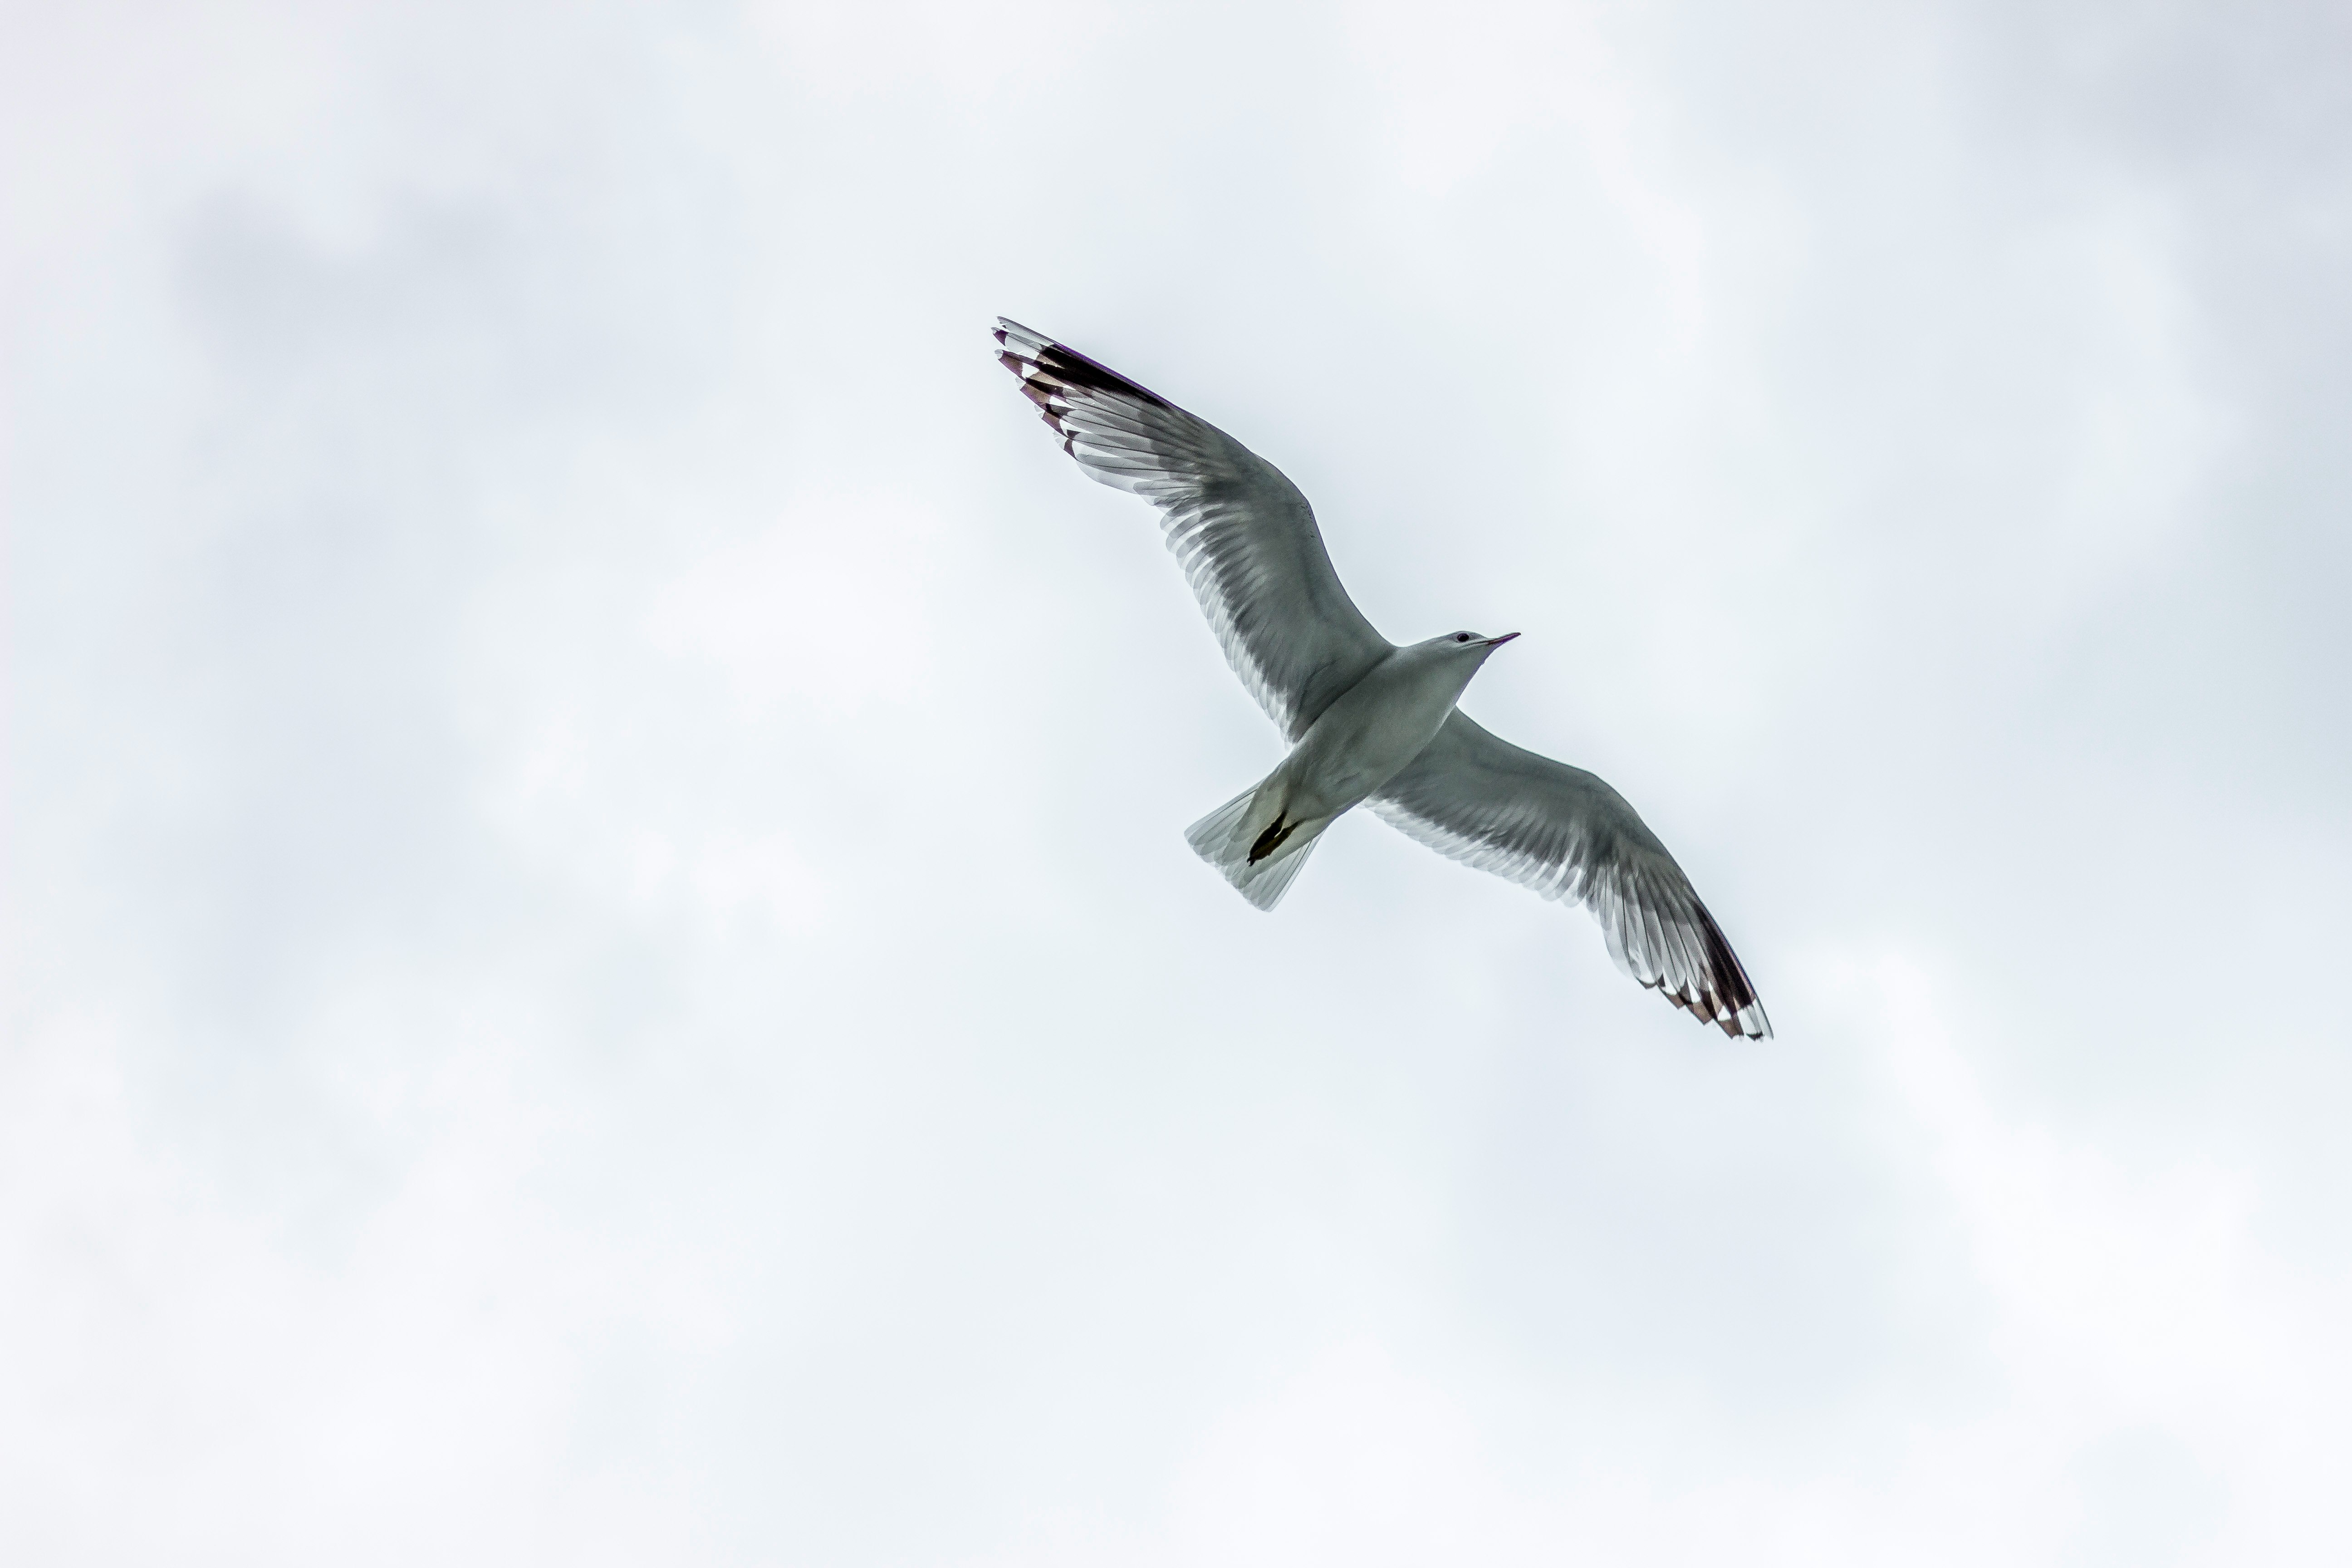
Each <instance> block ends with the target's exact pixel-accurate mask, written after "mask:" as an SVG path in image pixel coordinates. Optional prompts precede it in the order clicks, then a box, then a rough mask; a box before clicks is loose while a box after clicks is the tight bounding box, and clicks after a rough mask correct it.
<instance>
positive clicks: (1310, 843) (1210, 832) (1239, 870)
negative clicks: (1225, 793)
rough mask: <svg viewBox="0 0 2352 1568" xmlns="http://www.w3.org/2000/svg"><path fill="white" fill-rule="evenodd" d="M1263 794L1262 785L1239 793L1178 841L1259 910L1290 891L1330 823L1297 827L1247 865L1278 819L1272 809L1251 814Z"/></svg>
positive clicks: (1273, 904)
mask: <svg viewBox="0 0 2352 1568" xmlns="http://www.w3.org/2000/svg"><path fill="white" fill-rule="evenodd" d="M1269 782H1270V781H1269ZM1264 791H1265V784H1254V785H1252V786H1251V787H1250V788H1248V789H1245V790H1244V791H1242V793H1241V794H1239V795H1235V796H1234V798H1233V799H1231V800H1229V801H1227V802H1225V804H1224V805H1221V806H1219V807H1217V809H1216V810H1214V811H1213V812H1211V813H1209V815H1208V816H1204V817H1202V818H1201V820H1200V821H1198V822H1196V823H1194V824H1192V826H1190V827H1188V828H1186V829H1185V830H1184V840H1185V842H1186V843H1188V844H1190V845H1192V852H1193V853H1194V854H1196V855H1198V856H1200V858H1202V859H1203V860H1206V861H1207V862H1208V863H1209V864H1210V865H1212V866H1214V867H1215V868H1217V869H1218V871H1219V872H1220V873H1222V874H1223V877H1224V879H1225V880H1226V881H1228V882H1231V883H1232V884H1233V885H1234V887H1235V888H1236V889H1239V890H1240V892H1241V895H1242V897H1243V898H1244V899H1247V900H1249V901H1250V902H1251V903H1253V904H1255V905H1256V906H1257V907H1258V908H1259V909H1262V910H1271V909H1273V908H1274V906H1275V905H1276V904H1278V903H1280V902H1282V895H1283V894H1285V893H1286V892H1288V891H1289V890H1290V884H1291V883H1292V882H1293V881H1295V880H1297V877H1298V872H1299V869H1300V868H1302V867H1304V866H1305V865H1306V864H1307V855H1308V854H1309V853H1310V852H1311V851H1313V849H1314V847H1315V845H1316V841H1317V840H1318V839H1319V838H1321V837H1323V830H1324V829H1325V828H1326V827H1328V826H1330V825H1331V823H1330V819H1329V818H1328V817H1326V818H1325V819H1324V820H1322V821H1320V822H1312V823H1307V822H1302V823H1300V824H1299V825H1298V826H1297V827H1295V828H1293V829H1292V830H1291V832H1290V835H1289V837H1286V838H1285V839H1284V840H1283V841H1282V844H1281V846H1280V847H1278V848H1276V850H1275V852H1274V853H1273V854H1271V855H1269V856H1267V857H1266V858H1265V859H1263V860H1255V861H1254V860H1252V859H1251V858H1249V852H1250V847H1251V846H1252V845H1254V844H1255V843H1256V842H1257V838H1258V835H1259V834H1261V833H1263V832H1265V829H1266V828H1267V827H1268V826H1271V825H1272V824H1273V823H1274V822H1276V820H1278V819H1279V818H1280V816H1281V812H1280V810H1279V808H1278V807H1272V806H1271V805H1269V807H1268V809H1265V810H1257V809H1254V808H1255V807H1256V806H1258V805H1260V804H1261V803H1260V802H1259V800H1258V796H1259V795H1261V794H1262V793H1263V792H1264ZM1261 818H1263V820H1260V819H1261Z"/></svg>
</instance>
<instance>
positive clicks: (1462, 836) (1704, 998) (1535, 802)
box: [1367, 709, 1772, 1039]
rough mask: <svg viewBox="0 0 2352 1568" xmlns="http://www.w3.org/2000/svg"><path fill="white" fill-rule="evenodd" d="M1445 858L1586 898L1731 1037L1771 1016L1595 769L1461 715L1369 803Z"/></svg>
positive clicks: (1760, 1027)
mask: <svg viewBox="0 0 2352 1568" xmlns="http://www.w3.org/2000/svg"><path fill="white" fill-rule="evenodd" d="M1367 804H1368V805H1370V806H1371V808H1372V809H1373V810H1374V811H1377V812H1379V813H1380V814H1381V816H1383V817H1385V818H1387V819H1388V821H1389V822H1390V824H1391V826H1395V827H1398V828H1400V829H1402V831H1403V832H1404V833H1406V834H1407V835H1409V836H1410V837H1414V838H1418V839H1420V840H1421V841H1422V842H1423V844H1426V845H1428V846H1429V847H1431V848H1433V849H1434V850H1436V851H1438V853H1440V854H1442V855H1450V856H1452V857H1453V858H1454V859H1456V860H1461V861H1465V862H1467V863H1468V864H1470V865H1473V866H1475V867H1477V868H1479V869H1480V870H1482V871H1492V872H1494V873H1495V874H1496V875H1497V876H1501V877H1508V878H1509V879H1511V880H1512V881H1514V882H1517V883H1520V884H1522V885H1523V886H1526V887H1529V888H1533V889H1535V890H1536V891H1537V892H1538V893H1541V894H1542V895H1543V896H1544V897H1545V898H1547V899H1560V898H1568V899H1574V900H1577V901H1578V902H1579V903H1580V904H1582V905H1584V907H1585V908H1587V909H1589V910H1591V911H1592V913H1593V916H1594V918H1595V919H1597V920H1599V921H1600V922H1601V930H1602V931H1605V932H1606V933H1608V937H1609V956H1610V957H1612V958H1613V959H1615V960H1616V961H1617V967H1618V968H1620V969H1622V970H1623V971H1625V973H1628V974H1631V975H1632V976H1633V978H1634V979H1636V980H1638V981H1640V982H1641V983H1642V984H1644V985H1646V986H1649V987H1651V988H1653V989H1654V990H1658V991H1663V992H1664V993H1665V995H1666V1000H1667V1001H1669V1002H1672V1003H1673V1004H1674V1005H1675V1006H1677V1007H1686V1008H1688V1009H1689V1010H1690V1011H1691V1012H1692V1013H1693V1014H1694V1015H1696V1016H1697V1017H1698V1018H1699V1019H1700V1020H1701V1021H1702V1022H1706V1023H1712V1024H1715V1025H1717V1026H1719V1027H1721V1029H1722V1030H1723V1032H1724V1033H1725V1034H1727V1035H1735V1036H1736V1035H1747V1036H1749V1037H1754V1038H1759V1039H1769V1037H1771V1034H1772V1024H1771V1021H1770V1020H1769V1019H1768V1018H1766V1017H1765V1016H1764V1005H1763V1004H1762V1003H1761V1002H1759V1001H1758V1000H1757V999H1756V987H1755V986H1754V985H1752V984H1749V983H1748V972H1747V971H1746V970H1745V969H1742V968H1741V967H1740V966H1739V958H1738V954H1736V953H1734V952H1732V951H1731V944H1730V943H1729V942H1726V941H1725V940H1724V937H1723V931H1722V929H1721V928H1720V927H1718V926H1717V924H1716V923H1715V917H1714V916H1713V915H1710V914H1708V913H1707V912H1706V905H1705V904H1703V903H1701V902H1699V900H1698V894H1697V893H1696V892H1695V891H1693V890H1692V889H1691V885H1690V879H1689V878H1687V877H1685V876H1684V875H1683V868H1681V867H1679V866H1677V865H1675V858H1674V857H1673V856H1671V855H1669V854H1667V853H1666V847H1665V846H1664V845H1663V844H1661V843H1659V842H1658V836H1657V835H1656V834H1654V833H1652V832H1651V831H1650V830H1649V829H1648V828H1647V827H1645V826H1643V823H1642V819H1641V818H1640V817H1639V816H1635V815H1634V814H1633V807H1632V806H1630V805H1626V804H1625V797H1624V796H1623V795H1619V794H1618V793H1617V792H1616V791H1615V790H1613V789H1611V788H1610V787H1609V786H1608V785H1607V784H1603V783H1601V780H1600V779H1598V778H1596V777H1595V776H1593V775H1592V774H1591V773H1586V772H1585V771H1584V770H1583V769H1582V768H1571V767H1570V766H1568V765H1567V764H1566V763H1555V762H1553V761H1552V760H1551V759H1550V758H1549V757H1539V756H1538V755H1536V754H1535V753H1534V752H1528V751H1522V750H1520V749H1519V748H1518V747H1517V746H1514V745H1512V744H1511V743H1510V742H1507V741H1503V740H1498V739H1496V737H1495V736H1494V735H1492V734H1490V733H1488V732H1487V731H1486V730H1484V729H1482V728H1481V727H1480V726H1479V725H1477V724H1476V723H1475V722H1474V721H1472V720H1471V718H1470V716H1469V715H1468V714H1466V713H1464V712H1463V711H1462V710H1459V709H1456V710H1454V713H1453V715H1452V716H1451V717H1450V718H1448V719H1447V720H1446V721H1445V725H1444V728H1443V729H1441V730H1439V731H1438V732H1437V738H1436V739H1435V740H1433V741H1432V742H1430V743H1429V745H1428V746H1427V748H1426V749H1424V750H1423V752H1422V753H1421V755H1419V756H1417V757H1415V758H1414V759H1413V760H1412V762H1411V763H1407V764H1406V765H1405V769H1404V771H1403V772H1402V773H1399V774H1397V776H1396V777H1394V778H1392V779H1391V780H1390V781H1389V782H1388V784H1386V785H1384V786H1383V787H1382V788H1381V792H1380V793H1379V794H1378V795H1374V796H1372V798H1371V799H1370V801H1369V802H1368V803H1367Z"/></svg>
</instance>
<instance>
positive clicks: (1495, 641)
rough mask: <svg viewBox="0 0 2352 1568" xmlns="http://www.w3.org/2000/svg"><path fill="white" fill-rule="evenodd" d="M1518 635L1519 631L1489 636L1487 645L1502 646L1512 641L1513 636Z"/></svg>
mask: <svg viewBox="0 0 2352 1568" xmlns="http://www.w3.org/2000/svg"><path fill="white" fill-rule="evenodd" d="M1518 635H1519V634H1518V633H1517V632H1505V633H1504V634H1503V635H1502V636H1501V637H1488V638H1487V639H1486V646H1487V647H1502V646H1503V645H1504V644H1505V643H1507V642H1508V641H1510V640H1511V639H1512V638H1513V637H1517V636H1518Z"/></svg>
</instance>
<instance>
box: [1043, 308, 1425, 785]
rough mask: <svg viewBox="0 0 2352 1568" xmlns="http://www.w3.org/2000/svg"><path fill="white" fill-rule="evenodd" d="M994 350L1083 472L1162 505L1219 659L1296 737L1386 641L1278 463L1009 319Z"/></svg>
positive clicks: (1380, 654) (1164, 523)
mask: <svg viewBox="0 0 2352 1568" xmlns="http://www.w3.org/2000/svg"><path fill="white" fill-rule="evenodd" d="M996 341H997V342H999V343H1000V344H1002V345H1003V349H1002V351H1001V352H1000V353H998V354H997V356H996V357H997V358H998V359H999V360H1001V361H1003V363H1004V367H1005V368H1006V369H1007V370H1010V371H1011V372H1013V374H1015V375H1017V376H1019V377H1020V378H1021V390H1022V391H1023V392H1024V393H1026V394H1028V395H1029V399H1030V401H1031V402H1033V403H1034V404H1036V405H1037V407H1038V410H1039V412H1041V413H1042V414H1044V415H1045V423H1046V424H1047V425H1049V426H1052V427H1053V430H1054V434H1055V435H1056V436H1059V437H1061V438H1062V450H1064V451H1066V452H1067V453H1068V454H1069V455H1070V456H1071V457H1073V458H1076V459H1077V460H1078V467H1079V468H1083V469H1085V470H1086V472H1087V476H1088V477H1089V478H1091V479H1099V480H1100V481H1102V482H1103V483H1104V484H1107V485H1111V486H1114V487H1116V488H1117V489H1123V490H1128V491H1130V492H1132V493H1133V494H1136V495H1139V496H1141V497H1143V499H1144V500H1148V501H1150V503H1151V504H1152V505H1154V506H1156V507H1158V508H1159V509H1160V527H1161V529H1162V530H1163V531H1165V532H1166V533H1167V536H1168V548H1169V549H1171V550H1172V551H1174V552H1176V559H1177V561H1178V562H1179V563H1181V564H1182V566H1183V568H1184V575H1185V577H1186V578H1187V579H1188V580H1189V581H1190V582H1191V583H1192V592H1193V593H1194V594H1195V595H1197V596H1198V597H1199V598H1200V601H1201V608H1202V611H1203V612H1205V613H1206V614H1207V616H1208V617H1209V625H1210V626H1212V627H1213V628H1214V629H1215V631H1216V634H1217V640H1218V641H1219V642H1221V643H1223V645H1224V649H1225V658H1227V659H1228V660H1229V661H1230V662H1231V663H1232V665H1233V667H1234V674H1236V675H1238V676H1240V677H1241V678H1242V684H1243V685H1244V686H1246V687H1248V688H1249V690H1250V695H1251V696H1253V697H1255V698H1256V699H1257V700H1258V704H1259V706H1261V707H1263V708H1264V709H1265V710H1266V714H1267V716H1268V717H1270V718H1272V719H1273V721H1275V723H1276V724H1277V725H1279V726H1280V727H1281V729H1282V731H1283V733H1284V734H1285V735H1286V736H1288V737H1289V738H1290V739H1291V740H1293V741H1296V740H1297V739H1298V738H1299V737H1300V736H1301V735H1303V734H1305V733H1306V732H1307V726H1308V725H1309V724H1312V723H1313V722H1314V721H1315V719H1316V716H1317V715H1318V714H1319V713H1321V712H1322V711H1323V710H1324V709H1326V708H1328V707H1329V706H1330V705H1331V701H1332V700H1333V699H1334V698H1336V697H1338V696H1339V694H1340V693H1341V692H1343V691H1345V690H1347V689H1349V687H1351V686H1353V685H1354V684H1355V683H1356V682H1357V681H1358V680H1360V679H1362V678H1363V674H1364V672H1365V671H1366V670H1368V669H1370V668H1371V667H1372V666H1373V665H1375V664H1377V663H1379V662H1380V661H1381V658H1384V657H1386V656H1387V654H1388V653H1389V651H1390V644H1389V641H1388V639H1387V638H1385V637H1381V634H1380V633H1378V632H1376V631H1374V630H1373V629H1372V624H1371V622H1370V621H1368V620H1366V619H1364V616H1363V612H1362V611H1360V610H1359V609H1357V608H1356V605H1355V603H1354V601H1352V600H1350V599H1349V597H1348V591H1347V590H1346V589H1345V588H1343V587H1341V586H1340V585H1339V574H1338V573H1336V572H1334V571H1332V570H1331V557H1330V556H1329V554H1328V553H1327V552H1325V551H1324V548H1323V536H1322V534H1321V533H1319V532H1318V531H1316V527H1315V511H1314V509H1313V508H1311V507H1309V506H1308V505H1307V498H1306V497H1305V496H1303V495H1300V494H1299V493H1298V487H1297V485H1294V484H1292V483H1291V482H1290V481H1289V480H1288V479H1285V478H1283V476H1282V470H1280V469H1279V468H1276V467H1275V466H1274V465H1273V464H1272V463H1269V462H1267V461H1266V460H1265V458H1261V457H1259V456H1257V454H1255V452H1252V451H1251V450H1250V449H1249V448H1248V447H1244V446H1243V445H1242V444H1241V443H1240V442H1239V441H1236V440H1234V438H1233V437H1230V436H1228V435H1226V434H1225V433H1224V432H1223V431H1222V430H1219V429H1218V428H1217V427H1216V426H1213V425H1211V424H1209V423H1208V422H1207V421H1205V420H1202V419H1198V418H1195V417H1194V416H1192V415H1190V414H1187V413H1185V412H1184V411H1183V410H1182V409H1181V408H1179V407H1177V406H1176V405H1174V404H1172V403H1171V402H1169V401H1168V400H1167V399H1166V398H1164V397H1161V396H1160V395H1158V394H1157V393H1153V392H1150V391H1147V390H1145V389H1144V388H1142V387H1140V386H1138V385H1137V384H1135V383H1133V382H1131V381H1129V380H1128V379H1127V377H1125V376H1123V375H1121V374H1118V372H1117V371H1113V370H1108V369H1106V368H1105V367H1104V366H1102V365H1099V364H1097V363H1095V362H1094V361H1093V360H1090V359H1088V358H1087V356H1086V355H1084V354H1082V353H1078V352H1077V351H1076V349H1072V348H1067V347H1066V346H1064V345H1063V344H1061V343H1057V342H1054V340H1053V339H1051V338H1048V337H1045V336H1043V335H1042V334H1040V333H1037V332H1033V331H1030V330H1029V329H1028V328H1026V327H1024V326H1022V325H1021V324H1020V323H1019V322H1017V321H1006V320H1005V319H1004V318H1003V317H1002V316H999V317H998V318H997V319H996Z"/></svg>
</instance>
